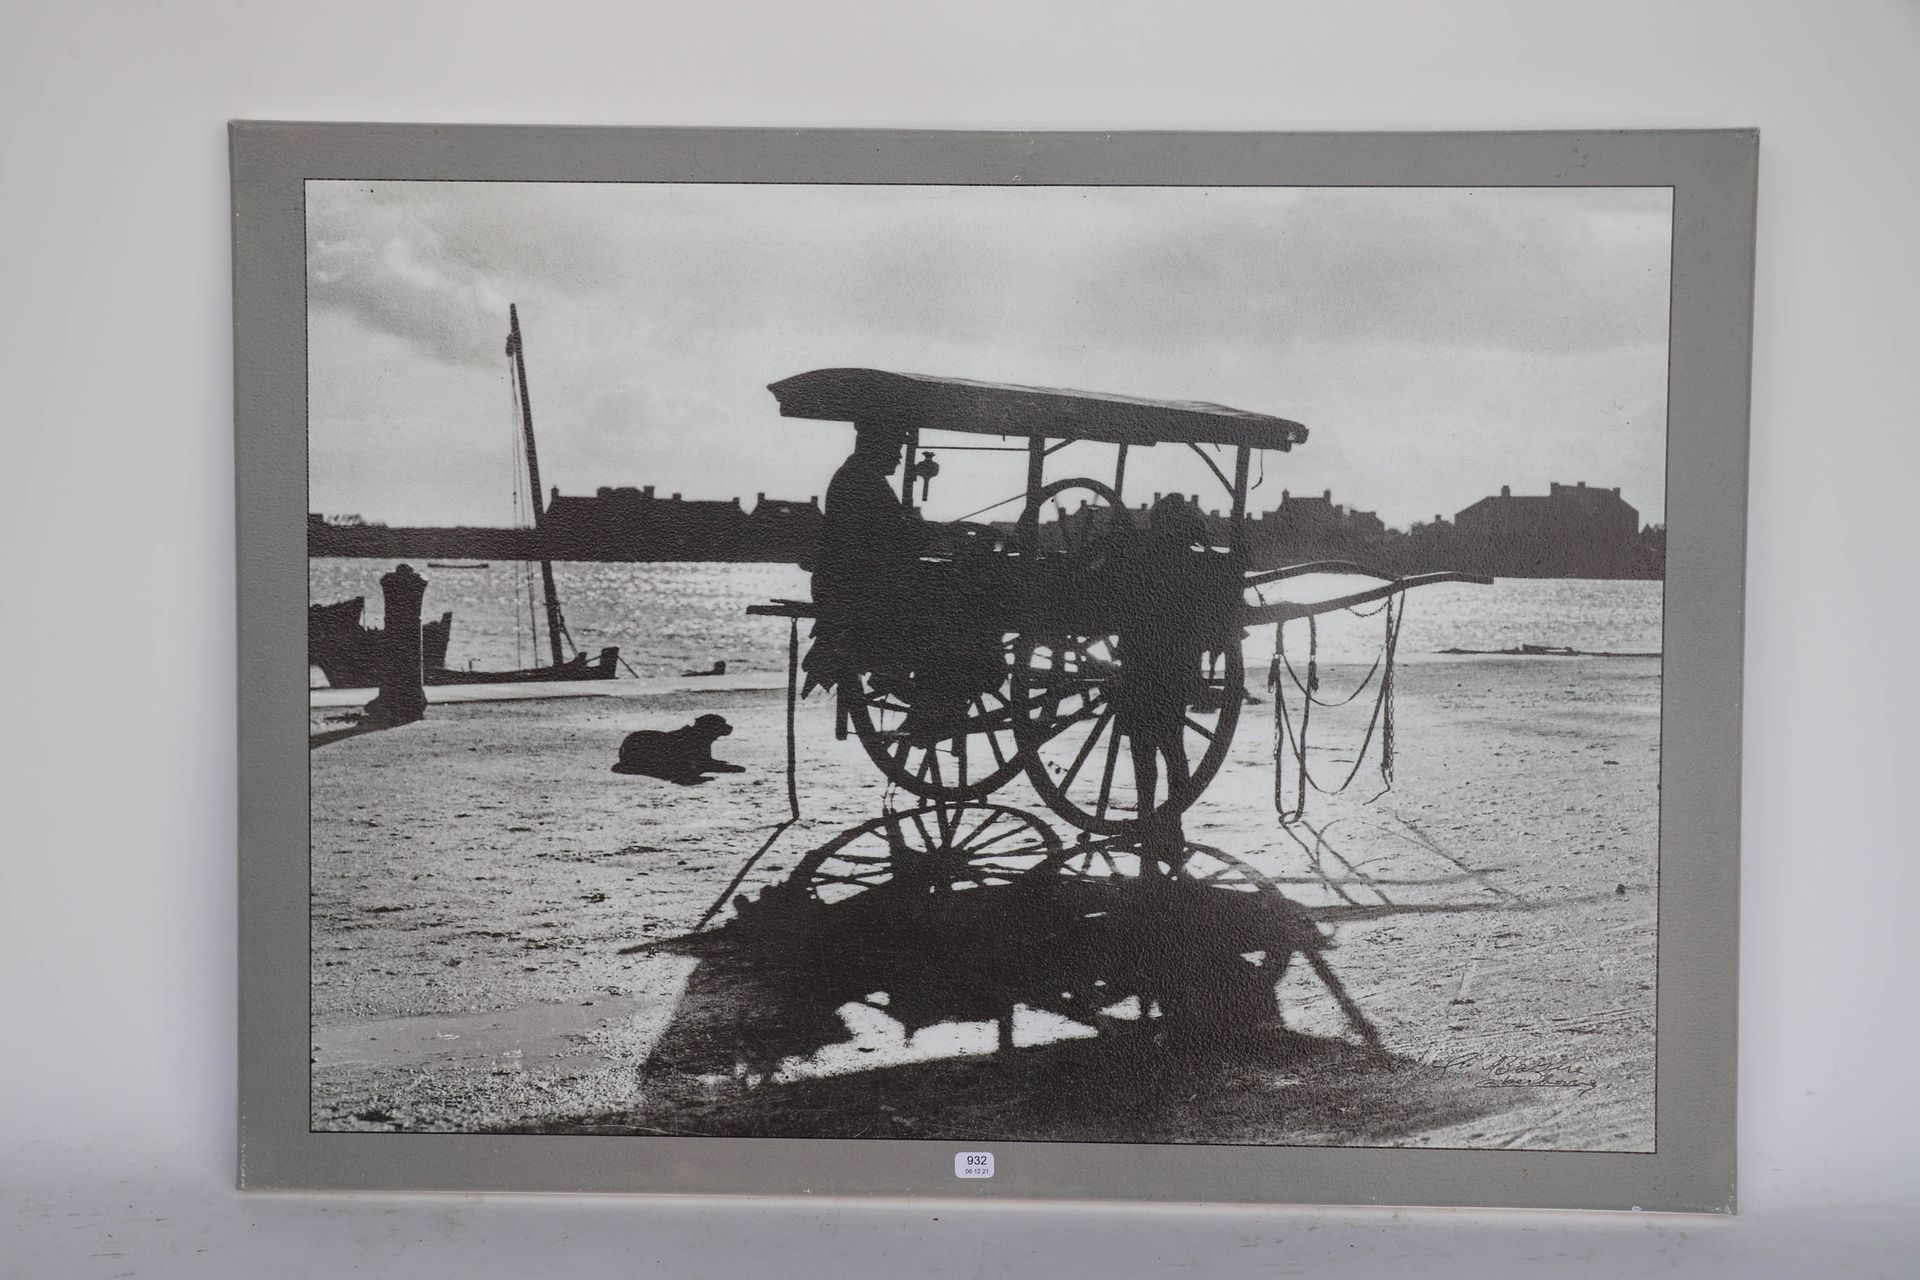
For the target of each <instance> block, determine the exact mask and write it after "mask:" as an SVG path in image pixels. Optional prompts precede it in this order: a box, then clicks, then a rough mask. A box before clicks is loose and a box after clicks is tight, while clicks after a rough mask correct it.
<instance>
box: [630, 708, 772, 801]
mask: <svg viewBox="0 0 1920 1280" xmlns="http://www.w3.org/2000/svg"><path fill="white" fill-rule="evenodd" d="M732 732H733V726H732V725H730V724H728V723H727V721H726V718H725V717H724V716H716V715H713V714H711V713H709V714H707V715H704V716H701V717H700V718H699V719H697V720H695V721H694V722H693V723H692V724H689V725H683V726H682V727H680V728H678V729H641V730H638V731H636V732H634V733H630V734H628V735H627V736H626V739H625V740H624V741H623V742H621V744H620V759H619V762H618V763H616V764H615V765H614V766H613V772H615V773H634V774H640V775H642V776H644V777H648V778H659V779H661V780H663V781H666V782H674V783H678V784H679V785H681V786H683V787H691V786H694V785H697V784H698V783H702V782H706V781H708V780H709V779H708V776H707V775H709V774H714V773H745V772H746V770H745V769H744V768H742V767H741V766H739V765H737V764H728V763H727V762H726V761H725V760H716V759H714V758H713V744H714V742H715V741H717V740H718V739H720V738H724V737H726V736H727V735H728V734H730V733H732Z"/></svg>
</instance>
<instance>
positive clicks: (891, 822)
mask: <svg viewBox="0 0 1920 1280" xmlns="http://www.w3.org/2000/svg"><path fill="white" fill-rule="evenodd" d="M1061 856H1062V849H1061V846H1060V837H1059V836H1057V835H1055V834H1054V832H1053V830H1052V828H1050V827H1048V826H1047V825H1046V824H1045V823H1044V822H1041V821H1040V820H1039V819H1038V818H1036V817H1034V816H1033V815H1032V814H1030V813H1027V812H1025V811H1023V810H1020V809H1010V808H1008V807H1006V806H1005V805H997V804H988V805H967V804H930V805H923V806H921V807H919V808H916V809H903V810H900V811H897V812H894V813H889V814H886V815H884V816H882V817H879V818H875V819H874V820H873V821H871V822H866V823H862V824H861V825H860V826H858V827H855V828H854V829H853V830H851V831H848V832H846V833H844V834H843V835H840V836H837V837H835V838H834V839H833V840H831V841H829V842H828V843H826V844H824V845H822V846H821V847H820V848H818V849H815V850H814V851H813V852H811V853H809V854H808V855H807V856H806V857H805V858H803V859H801V861H800V865H799V866H797V867H795V868H794V871H793V875H792V876H791V877H790V878H789V880H788V881H787V883H788V884H789V885H791V886H792V887H793V888H794V889H796V890H798V891H800V892H804V893H806V894H807V895H809V896H810V897H812V898H813V899H814V900H815V901H817V902H821V903H825V904H827V905H832V904H833V903H837V902H843V901H845V900H846V899H848V898H850V897H852V896H853V895H854V894H857V893H863V892H867V891H870V890H886V891H890V892H895V893H902V892H905V893H914V894H920V893H925V894H928V895H938V894H943V893H954V892H964V891H966V890H969V889H977V888H982V887H986V886H991V885H1006V884H1011V883H1013V882H1014V880H1015V879H1016V878H1017V877H1019V876H1022V875H1025V874H1026V873H1027V872H1030V871H1035V870H1044V869H1047V868H1050V867H1052V866H1054V865H1056V864H1057V863H1058V862H1059V860H1060V858H1061Z"/></svg>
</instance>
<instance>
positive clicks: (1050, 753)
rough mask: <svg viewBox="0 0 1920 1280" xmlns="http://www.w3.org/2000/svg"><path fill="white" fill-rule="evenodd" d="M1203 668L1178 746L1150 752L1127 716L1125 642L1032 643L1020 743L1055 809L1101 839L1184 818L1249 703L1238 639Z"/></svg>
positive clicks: (1018, 679) (1019, 691) (1020, 668)
mask: <svg viewBox="0 0 1920 1280" xmlns="http://www.w3.org/2000/svg"><path fill="white" fill-rule="evenodd" d="M1199 661H1200V663H1201V669H1200V670H1199V671H1198V672H1196V677H1197V678H1196V680H1195V682H1194V685H1193V694H1194V696H1193V697H1192V699H1191V701H1189V703H1188V704H1187V705H1186V706H1185V707H1184V708H1182V709H1181V714H1180V727H1179V729H1178V738H1177V741H1176V740H1174V739H1171V738H1169V739H1168V740H1166V741H1162V742H1155V743H1149V742H1145V741H1141V740H1138V739H1137V738H1136V736H1135V735H1136V733H1137V732H1138V727H1137V725H1135V724H1132V723H1129V717H1128V716H1126V715H1124V714H1122V709H1123V708H1124V706H1125V705H1126V699H1127V697H1128V695H1129V690H1128V689H1127V686H1126V681H1127V679H1128V675H1129V673H1128V670H1127V662H1126V655H1125V654H1124V653H1123V652H1122V650H1121V646H1120V642H1119V640H1118V638H1117V637H1114V636H1064V637H1048V638H1039V639H1036V638H1026V639H1023V640H1022V641H1021V642H1020V644H1019V645H1018V646H1017V647H1016V652H1015V661H1014V671H1013V684H1014V695H1015V697H1014V705H1015V708H1016V709H1017V710H1018V712H1019V715H1018V716H1017V718H1016V719H1015V722H1014V724H1015V729H1016V740H1017V741H1018V743H1019V746H1020V755H1021V758H1022V760H1023V761H1024V762H1025V765H1026V770H1027V778H1028V780H1029V781H1031V782H1032V783H1033V787H1034V790H1036V791H1038V792H1039V793H1040V797H1041V799H1042V800H1044V801H1045V802H1046V805H1047V807H1048V808H1049V809H1051V810H1052V811H1053V812H1054V813H1056V814H1058V815H1059V816H1060V817H1062V818H1064V819H1065V820H1066V821H1068V822H1071V823H1072V824H1073V825H1074V826H1076V827H1078V828H1080V829H1081V830H1082V831H1090V832H1094V833H1096V834H1099V835H1120V834H1122V833H1125V832H1128V831H1131V830H1134V829H1136V828H1137V827H1139V826H1141V825H1146V824H1150V823H1152V822H1154V821H1156V820H1159V819H1163V818H1171V817H1177V816H1178V815H1180V814H1182V813H1185V812H1186V811H1187V809H1188V808H1190V807H1191V806H1192V805H1193V803H1194V801H1196V800H1198V799H1199V798H1200V795H1201V793H1202V792H1204V791H1205V790H1206V789H1207V784H1208V783H1210V782H1212V781H1213V777H1214V775H1215V774H1216V773H1218V772H1219V771H1220V766H1221V765H1222V764H1223V763H1224V762H1225V761H1226V758H1227V751H1228V749H1229V748H1230V747H1231V746H1232V744H1233V731H1234V728H1235V727H1236V726H1237V725H1238V724H1239V721H1240V705H1241V703H1242V702H1243V701H1244V700H1245V699H1246V695H1247V689H1246V671H1245V667H1244V664H1243V661H1242V658H1241V655H1240V645H1239V643H1238V637H1237V636H1234V637H1233V638H1232V639H1231V640H1230V641H1229V643H1227V644H1226V646H1225V647H1224V648H1223V649H1222V650H1220V651H1219V652H1215V653H1211V654H1207V655H1204V656H1203V657H1201V658H1200V660H1199Z"/></svg>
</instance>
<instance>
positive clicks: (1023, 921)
mask: <svg viewBox="0 0 1920 1280" xmlns="http://www.w3.org/2000/svg"><path fill="white" fill-rule="evenodd" d="M304 200H305V235H306V243H305V281H306V351H305V361H306V379H307V405H308V418H307V430H306V437H307V440H306V445H307V514H306V547H307V554H308V618H307V652H308V661H309V678H310V686H311V687H310V690H309V693H308V699H309V720H310V726H309V747H310V750H309V755H308V760H309V774H308V815H309V817H308V822H309V826H308V840H309V846H310V847H309V861H308V886H309V888H308V893H309V915H308V919H307V921H306V925H307V930H308V945H309V964H310V970H309V974H308V987H309V1007H308V1010H307V1018H308V1021H309V1024H310V1034H311V1055H310V1063H309V1066H308V1080H307V1092H308V1101H309V1116H308V1122H309V1126H310V1129H311V1130H313V1131H316V1132H326V1133H341V1132H370V1133H396V1132H398V1133H460V1134H543V1135H582V1136H598V1135H631V1136H658V1135H669V1136H676V1137H716V1138H816V1139H818V1138H838V1139H920V1140H939V1141H948V1142H955V1143H978V1144H989V1143H996V1142H999V1143H1027V1142H1071V1143H1151V1144H1197V1145H1210V1146H1259V1147H1356V1148H1383V1147H1426V1148H1436V1149H1485V1150H1523V1151H1566V1152H1634V1153H1646V1152H1653V1151H1655V1150H1656V1135H1655V1123H1654V1118H1655V1098H1656V1078H1655V1057H1656V1046H1657V1045H1658V1043H1659V1039H1660V1034H1661V1023H1660V1019H1659V1017H1658V1016H1657V1013H1658V1011H1657V1008H1656V952H1657V942H1658V938H1659V925H1660V920H1659V911H1658V892H1657V891H1658V885H1659V879H1660V849H1661V846H1660V838H1661V831H1660V805H1659V799H1660V779H1661V772H1660V770H1661V744H1662V692H1663V683H1662V671H1663V661H1662V650H1663V616H1664V584H1665V576H1666V528H1667V517H1668V513H1667V509H1666V502H1667V492H1666V485H1667V444H1668V425H1669V423H1668V377H1669V347H1670V343H1669V316H1670V296H1671V291H1672V286H1673V279H1672V266H1671V264H1672V253H1673V213H1674V206H1673V193H1672V190H1671V189H1670V188H1668V187H1618V186H1611V187H1600V186H1593V187H1583V186H1558V187H1462V186H1433V187H1412V186H1386V187H1333V186H1166V187H1150V186H1066V185H1061V186H1047V185H1018V186H998V185H939V186H935V185H916V184H912V183H893V184H826V183H821V184H806V183H778V184H776V183H730V182H701V183H675V182H496V181H445V182H443V181H397V180H373V181H355V180H309V181H308V182H306V184H305V197H304ZM1729 1087H1730V1085H1729Z"/></svg>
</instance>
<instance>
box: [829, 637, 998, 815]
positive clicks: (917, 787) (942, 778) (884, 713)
mask: <svg viewBox="0 0 1920 1280" xmlns="http://www.w3.org/2000/svg"><path fill="white" fill-rule="evenodd" d="M1005 656H1006V659H1007V665H1008V670H1009V671H1011V668H1012V645H1011V643H1008V644H1007V645H1006V647H1005ZM876 682H877V687H876ZM836 687H837V688H838V689H839V694H840V699H841V702H840V706H841V709H842V711H843V713H844V714H845V715H846V718H847V720H848V721H849V722H850V723H851V724H852V725H853V731H854V734H855V736H857V737H858V738H859V739H860V745H861V746H863V747H865V748H866V751H867V755H869V756H870V757H872V759H873V762H874V763H875V764H876V765H878V766H879V767H880V771H881V772H882V773H884V774H886V776H887V778H888V780H889V781H891V782H892V783H893V784H894V785H895V786H897V787H900V788H901V789H902V790H904V791H907V792H910V793H911V794H913V795H916V796H919V797H920V798H921V799H923V800H936V801H942V802H946V803H950V804H953V803H960V802H963V801H970V800H984V799H985V798H986V797H987V796H989V795H991V794H993V793H994V792H995V791H997V790H999V789H1000V788H1001V787H1002V786H1005V785H1006V784H1007V783H1008V782H1010V781H1012V780H1013V777H1014V775H1015V774H1017V773H1018V772H1020V748H1019V743H1018V740H1017V739H1016V738H1015V736H1014V723H1013V722H1014V713H1013V702H1012V692H1011V690H1010V689H1009V688H1008V684H1007V681H1006V680H1004V679H1003V680H1002V681H1001V683H1000V686H999V687H998V688H995V689H991V690H988V691H987V692H985V693H982V694H978V695H976V696H974V697H972V698H969V699H968V701H967V704H966V707H965V709H964V711H960V712H958V713H957V715H956V716H955V717H953V718H949V719H947V720H945V721H939V720H928V719H927V718H926V715H927V713H926V708H925V707H924V706H923V707H922V708H921V709H920V714H919V716H917V717H916V715H915V713H914V704H913V701H912V693H911V691H910V689H909V690H907V691H905V692H902V691H900V690H897V689H894V688H891V687H888V685H887V683H886V682H885V680H884V679H880V678H877V677H876V676H875V674H874V673H872V672H863V671H858V670H853V669H848V670H845V671H843V672H842V673H841V674H840V676H839V677H838V679H837V681H836Z"/></svg>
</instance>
